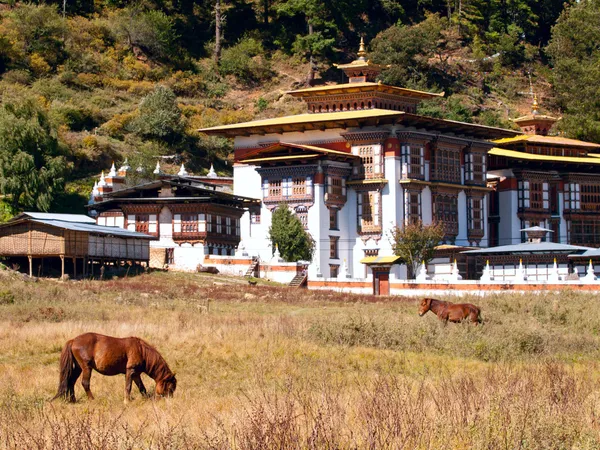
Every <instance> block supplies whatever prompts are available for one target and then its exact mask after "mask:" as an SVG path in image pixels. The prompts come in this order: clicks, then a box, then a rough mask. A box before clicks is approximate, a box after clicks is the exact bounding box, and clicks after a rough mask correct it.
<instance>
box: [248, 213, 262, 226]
mask: <svg viewBox="0 0 600 450" xmlns="http://www.w3.org/2000/svg"><path fill="white" fill-rule="evenodd" d="M250 223H254V224H259V223H260V211H258V212H255V213H251V214H250Z"/></svg>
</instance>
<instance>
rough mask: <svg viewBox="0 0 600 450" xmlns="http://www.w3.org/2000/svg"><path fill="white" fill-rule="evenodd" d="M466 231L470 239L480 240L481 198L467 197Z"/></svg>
mask: <svg viewBox="0 0 600 450" xmlns="http://www.w3.org/2000/svg"><path fill="white" fill-rule="evenodd" d="M467 207H468V208H467V209H468V211H467V217H468V219H469V220H468V231H467V234H468V235H469V237H470V238H481V237H483V234H484V229H483V222H484V221H483V198H480V197H469V198H468V202H467Z"/></svg>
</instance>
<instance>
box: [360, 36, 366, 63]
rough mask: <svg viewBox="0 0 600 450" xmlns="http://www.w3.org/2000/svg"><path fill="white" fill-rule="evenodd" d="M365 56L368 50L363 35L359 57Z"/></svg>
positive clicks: (363, 57)
mask: <svg viewBox="0 0 600 450" xmlns="http://www.w3.org/2000/svg"><path fill="white" fill-rule="evenodd" d="M365 56H367V51H366V50H365V40H364V38H363V37H362V36H361V37H360V47H359V48H358V58H359V59H365Z"/></svg>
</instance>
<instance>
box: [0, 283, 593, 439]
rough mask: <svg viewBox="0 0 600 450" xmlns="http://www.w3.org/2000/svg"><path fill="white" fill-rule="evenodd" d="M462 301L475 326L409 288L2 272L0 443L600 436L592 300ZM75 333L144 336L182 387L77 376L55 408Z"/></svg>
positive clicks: (567, 295) (565, 296) (570, 296)
mask: <svg viewBox="0 0 600 450" xmlns="http://www.w3.org/2000/svg"><path fill="white" fill-rule="evenodd" d="M208 300H210V301H208ZM465 301H471V302H474V303H477V304H478V305H480V306H481V308H482V311H483V317H484V320H485V323H484V325H483V326H480V327H474V326H469V325H467V324H458V325H453V324H449V325H448V326H446V327H444V326H443V325H442V324H440V323H439V322H438V321H437V319H436V318H435V316H433V315H432V314H431V313H429V314H427V315H426V316H424V317H422V318H420V317H418V315H417V302H416V300H411V299H403V298H397V297H390V298H375V297H370V296H355V295H344V294H335V293H331V292H325V291H323V292H314V291H306V290H292V289H288V288H280V287H275V286H266V285H258V286H254V287H252V286H248V285H247V284H246V283H245V282H244V281H243V280H239V279H233V278H225V277H219V276H208V275H191V274H173V273H171V274H169V273H152V274H148V275H142V276H138V277H133V278H121V279H116V280H110V281H104V282H100V281H69V282H56V281H44V280H40V281H39V282H32V281H24V280H23V279H22V278H21V277H19V276H15V275H11V274H8V273H7V272H4V273H3V274H2V275H1V277H0V449H57V450H61V449H187V448H199V449H354V448H358V449H399V448H408V449H413V448H418V449H483V448H485V449H514V448H523V449H536V448H551V449H567V448H569V449H573V448H577V449H585V448H590V449H592V448H599V447H600V422H599V421H600V383H599V381H600V380H599V379H600V367H599V365H598V361H599V358H600V345H599V344H600V297H596V296H595V295H594V294H590V293H585V294H579V293H576V292H563V293H561V294H542V295H539V296H536V295H528V296H518V295H512V294H508V295H497V296H490V297H488V298H485V299H475V298H469V299H465ZM207 306H208V307H207ZM86 331H95V332H99V333H103V334H109V335H114V336H131V335H134V336H139V337H142V338H144V339H146V340H147V341H149V342H150V343H152V344H153V345H155V346H156V347H157V349H158V350H159V351H160V352H161V354H162V355H163V356H164V357H165V359H166V360H167V362H168V363H169V365H170V367H171V369H173V370H174V371H175V372H176V373H177V378H178V387H177V391H176V392H175V396H174V397H173V398H171V399H163V400H156V401H154V400H147V399H143V398H141V396H140V394H139V392H137V390H136V388H135V387H134V390H133V393H134V400H133V401H132V402H131V403H129V404H128V405H125V404H124V403H123V389H124V377H123V376H117V377H104V376H101V375H99V374H97V373H94V374H93V375H92V381H91V387H92V391H93V392H94V394H95V396H96V399H95V400H93V401H88V400H87V399H86V398H85V396H84V393H83V389H82V388H81V384H80V383H78V384H77V387H76V394H77V397H78V402H77V403H76V404H66V403H64V402H62V401H55V402H52V403H49V402H48V399H50V398H51V397H52V396H53V395H54V394H55V393H56V388H57V383H58V358H59V354H60V350H61V348H62V346H63V345H64V343H65V342H66V341H67V340H68V339H70V338H72V337H74V336H76V335H78V334H80V333H83V332H86ZM144 381H145V383H146V386H147V387H148V388H149V389H150V390H153V388H154V383H153V381H152V380H150V379H148V378H144Z"/></svg>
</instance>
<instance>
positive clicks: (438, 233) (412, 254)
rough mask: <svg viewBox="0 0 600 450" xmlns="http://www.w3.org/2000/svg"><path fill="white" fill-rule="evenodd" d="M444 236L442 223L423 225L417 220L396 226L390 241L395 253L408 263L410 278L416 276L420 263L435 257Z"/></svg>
mask: <svg viewBox="0 0 600 450" xmlns="http://www.w3.org/2000/svg"><path fill="white" fill-rule="evenodd" d="M443 237H444V226H443V224H442V223H433V224H431V225H423V222H421V221H420V220H419V221H415V222H410V223H407V224H405V225H404V226H403V227H399V226H397V225H396V226H395V227H394V228H393V229H392V231H391V233H390V243H391V244H392V248H393V249H394V254H395V255H397V256H400V257H401V258H402V262H403V263H404V264H406V268H407V271H408V278H414V277H415V275H416V273H417V269H418V268H419V265H420V264H421V263H422V262H423V261H425V264H427V263H428V262H429V261H431V259H432V258H433V253H434V251H435V247H436V246H437V245H438V244H439V243H440V241H441V240H442V239H443Z"/></svg>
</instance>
